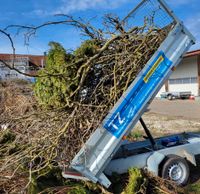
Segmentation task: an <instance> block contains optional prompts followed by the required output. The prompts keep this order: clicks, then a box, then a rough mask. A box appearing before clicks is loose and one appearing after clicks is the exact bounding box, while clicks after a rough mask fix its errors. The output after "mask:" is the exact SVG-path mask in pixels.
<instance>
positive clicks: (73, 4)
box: [53, 0, 128, 14]
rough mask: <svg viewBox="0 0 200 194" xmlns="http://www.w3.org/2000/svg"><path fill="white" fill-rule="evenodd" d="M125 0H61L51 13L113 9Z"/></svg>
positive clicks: (125, 0)
mask: <svg viewBox="0 0 200 194" xmlns="http://www.w3.org/2000/svg"><path fill="white" fill-rule="evenodd" d="M127 1H128V0H115V1H113V0H93V1H91V0H62V3H61V5H60V6H59V7H58V8H57V9H56V11H54V12H53V13H54V14H60V13H64V14H69V13H72V12H76V11H85V10H88V9H93V10H96V9H115V8H117V7H119V6H120V5H122V4H123V3H126V2H127Z"/></svg>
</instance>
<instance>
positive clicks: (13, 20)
mask: <svg viewBox="0 0 200 194" xmlns="http://www.w3.org/2000/svg"><path fill="white" fill-rule="evenodd" d="M0 2H1V12H0V29H4V28H5V27H6V26H8V25H12V24H20V25H40V24H42V23H44V22H47V21H52V20H57V19H61V18H59V17H58V16H55V14H68V15H73V16H74V17H81V18H84V19H88V20H89V19H91V22H92V23H93V24H94V25H95V26H97V27H98V25H99V24H100V20H101V18H102V17H103V16H104V14H107V13H113V14H116V15H119V16H120V18H123V16H126V15H127V13H128V12H129V11H131V10H132V9H133V8H134V7H135V6H136V5H137V4H138V3H139V2H140V0H0ZM166 3H167V4H168V5H169V7H170V8H171V9H172V10H173V11H174V13H175V14H176V15H177V16H178V18H179V19H180V20H182V21H183V22H184V24H185V26H186V27H187V28H188V29H189V30H190V31H191V32H192V34H193V35H194V36H195V38H196V39H197V43H196V45H194V46H193V47H192V48H191V50H194V49H200V1H199V0H166ZM10 33H12V35H13V40H14V43H15V47H16V53H18V54H43V53H44V52H46V51H48V49H49V47H48V42H49V41H56V42H60V43H61V44H62V45H63V46H64V47H65V48H66V49H69V50H71V49H76V48H77V47H78V46H79V45H80V43H81V41H83V37H82V36H81V35H80V32H79V31H78V30H77V29H74V28H72V27H70V26H66V25H59V26H51V27H48V28H43V29H41V30H39V31H38V32H37V33H36V34H35V35H34V37H32V38H31V39H30V42H29V45H28V46H27V45H25V44H24V36H23V33H22V32H21V33H20V34H17V32H16V31H14V30H11V31H10ZM11 51H12V50H11V47H10V44H9V42H8V40H7V39H6V37H5V36H3V35H2V34H0V53H10V52H11Z"/></svg>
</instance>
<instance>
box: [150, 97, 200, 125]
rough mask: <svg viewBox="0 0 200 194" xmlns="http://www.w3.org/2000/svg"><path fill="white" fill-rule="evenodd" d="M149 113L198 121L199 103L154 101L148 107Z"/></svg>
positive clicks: (199, 118)
mask: <svg viewBox="0 0 200 194" xmlns="http://www.w3.org/2000/svg"><path fill="white" fill-rule="evenodd" d="M149 111H150V112H151V113H156V114H161V115H168V116H174V117H182V118H186V119H191V120H199V121H200V101H194V100H172V101H169V100H165V99H155V100H154V101H153V102H152V104H151V105H150V107H149Z"/></svg>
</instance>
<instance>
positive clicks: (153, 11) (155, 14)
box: [123, 0, 176, 31]
mask: <svg viewBox="0 0 200 194" xmlns="http://www.w3.org/2000/svg"><path fill="white" fill-rule="evenodd" d="M123 21H124V25H125V26H126V28H127V29H130V28H133V27H136V26H138V27H142V26H144V25H146V28H147V29H149V27H154V28H159V29H163V28H166V27H168V26H174V25H175V24H176V22H175V19H174V18H173V17H172V16H171V15H169V13H168V12H167V11H166V10H165V8H164V7H163V6H162V5H161V4H160V2H159V1H158V0H146V1H143V2H142V3H141V4H140V5H139V6H138V7H137V8H135V9H134V10H133V11H131V12H130V13H129V15H128V16H127V17H126V18H125V19H124V20H123ZM171 29H172V28H170V29H169V30H168V31H170V30H171Z"/></svg>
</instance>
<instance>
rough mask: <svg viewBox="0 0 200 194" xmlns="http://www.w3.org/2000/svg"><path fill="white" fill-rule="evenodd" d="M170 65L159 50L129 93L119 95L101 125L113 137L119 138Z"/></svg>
mask: <svg viewBox="0 0 200 194" xmlns="http://www.w3.org/2000/svg"><path fill="white" fill-rule="evenodd" d="M171 67H172V62H171V61H170V60H169V59H168V58H167V57H166V56H165V54H164V52H162V51H161V52H159V54H158V55H157V57H155V59H154V60H153V62H152V63H151V64H150V65H149V66H148V68H147V69H146V70H145V71H144V72H143V73H142V76H140V77H139V79H138V80H137V82H136V83H135V85H133V86H132V88H131V89H130V90H129V93H127V94H126V96H122V97H121V99H120V101H121V103H120V104H119V105H118V107H116V108H115V111H114V112H113V113H112V114H111V115H110V114H109V115H108V116H107V117H106V118H105V119H104V121H103V127H104V128H105V129H107V130H108V131H109V132H110V133H111V134H112V135H114V136H115V137H117V138H120V137H121V136H122V134H123V133H124V131H125V130H126V129H127V127H128V126H129V125H130V124H131V122H132V120H133V119H134V118H136V116H137V115H138V113H139V111H140V110H141V108H142V107H143V106H144V104H145V101H146V100H147V99H148V98H149V96H151V95H152V94H153V93H154V91H155V90H156V86H157V85H158V84H159V83H160V82H161V81H162V80H163V79H164V77H165V75H166V74H167V72H168V70H169V69H170V68H171Z"/></svg>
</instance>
